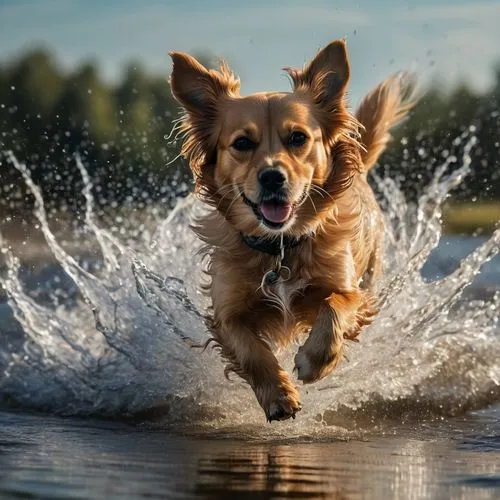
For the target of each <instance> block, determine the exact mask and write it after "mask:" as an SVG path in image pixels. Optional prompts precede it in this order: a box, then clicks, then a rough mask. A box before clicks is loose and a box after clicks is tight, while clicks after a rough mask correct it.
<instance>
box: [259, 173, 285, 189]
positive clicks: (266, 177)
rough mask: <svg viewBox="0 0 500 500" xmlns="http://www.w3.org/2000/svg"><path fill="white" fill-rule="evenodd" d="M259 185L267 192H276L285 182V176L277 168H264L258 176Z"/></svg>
mask: <svg viewBox="0 0 500 500" xmlns="http://www.w3.org/2000/svg"><path fill="white" fill-rule="evenodd" d="M259 182H260V185H261V186H262V187H263V188H264V189H267V190H269V191H277V190H278V189H280V188H281V187H283V184H285V182H286V177H285V174H283V172H282V171H281V170H278V169H277V168H266V170H262V172H260V174H259Z"/></svg>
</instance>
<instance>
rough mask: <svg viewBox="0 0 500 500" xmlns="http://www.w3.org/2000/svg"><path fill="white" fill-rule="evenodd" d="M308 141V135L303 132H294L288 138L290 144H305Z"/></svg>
mask: <svg viewBox="0 0 500 500" xmlns="http://www.w3.org/2000/svg"><path fill="white" fill-rule="evenodd" d="M306 141H307V135H306V134H304V133H303V132H292V133H291V134H290V135H289V136H288V139H287V144H288V146H295V147H299V146H303V145H304V144H305V143H306Z"/></svg>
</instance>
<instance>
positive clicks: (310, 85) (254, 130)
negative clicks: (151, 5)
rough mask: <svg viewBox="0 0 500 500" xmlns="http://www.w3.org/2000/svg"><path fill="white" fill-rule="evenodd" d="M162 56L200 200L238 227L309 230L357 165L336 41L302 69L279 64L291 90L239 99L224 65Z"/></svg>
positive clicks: (342, 51) (344, 66) (258, 231)
mask: <svg viewBox="0 0 500 500" xmlns="http://www.w3.org/2000/svg"><path fill="white" fill-rule="evenodd" d="M171 56H172V59H173V63H174V66H173V72H172V76H171V80H170V84H171V88H172V92H173V95H174V96H175V98H176V99H177V100H178V101H179V102H180V103H181V105H182V106H183V107H184V109H185V111H186V115H185V116H184V117H183V119H182V120H181V122H180V129H181V131H182V132H183V133H184V142H183V154H184V155H185V156H186V157H187V158H188V160H189V162H190V166H191V168H192V170H193V171H194V173H195V176H196V179H197V186H198V188H199V190H200V191H201V192H202V193H203V195H204V196H205V199H207V200H208V201H209V202H211V203H212V204H213V205H214V206H216V207H217V209H218V210H220V211H221V212H223V213H224V215H225V217H226V219H227V220H228V221H229V222H230V223H231V224H232V225H233V226H234V227H235V229H237V230H238V231H240V232H244V233H246V234H254V235H262V234H276V233H279V232H282V231H283V232H288V233H290V234H304V233H305V232H308V231H311V230H314V229H315V228H316V226H317V225H318V224H319V223H321V217H322V214H324V213H325V212H326V210H327V207H328V206H331V203H332V200H334V198H335V196H337V195H338V194H339V193H340V192H341V191H343V190H344V189H345V188H346V187H348V186H349V185H350V183H351V182H352V178H353V176H354V174H355V172H356V171H357V170H358V169H359V168H360V161H358V160H359V151H358V148H359V146H358V143H357V141H356V136H357V134H358V123H357V121H356V120H355V119H354V117H353V116H352V115H350V113H349V112H348V111H347V108H346V104H345V94H346V88H347V84H348V81H349V71H350V70H349V62H348V57H347V53H346V47H345V43H344V42H343V41H335V42H332V43H331V44H330V45H328V46H327V47H325V48H324V49H323V50H321V51H320V52H319V53H318V54H317V55H316V57H315V58H314V59H313V60H312V61H311V62H310V63H309V64H308V65H306V67H305V68H304V69H303V70H297V69H292V68H288V69H286V71H288V73H289V75H290V76H291V79H292V82H293V86H294V90H293V92H292V93H281V92H266V93H261V94H253V95H250V96H248V97H240V95H239V81H238V80H237V79H236V78H235V77H234V76H233V75H232V73H231V72H230V71H229V69H228V68H227V66H226V65H222V67H221V69H220V71H214V70H208V69H206V68H205V67H203V66H202V65H201V64H200V63H199V62H198V61H196V59H194V58H193V57H191V56H189V55H187V54H184V53H178V52H174V53H171ZM341 150H345V151H344V152H345V153H346V154H344V155H342V159H339V160H338V161H337V156H338V154H336V153H339V152H340V151H341ZM339 158H340V157H339Z"/></svg>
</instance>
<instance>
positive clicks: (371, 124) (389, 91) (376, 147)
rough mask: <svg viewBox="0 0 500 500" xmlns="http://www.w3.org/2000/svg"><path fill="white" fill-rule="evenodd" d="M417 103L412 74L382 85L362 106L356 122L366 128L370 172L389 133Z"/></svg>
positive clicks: (366, 163)
mask: <svg viewBox="0 0 500 500" xmlns="http://www.w3.org/2000/svg"><path fill="white" fill-rule="evenodd" d="M417 100H418V97H417V92H416V78H415V76H414V75H413V74H412V73H404V72H403V73H396V74H395V75H392V76H391V77H389V78H387V79H386V80H384V81H383V82H381V83H379V84H378V85H377V86H376V87H375V88H374V89H373V90H372V91H371V92H370V93H369V94H368V95H367V96H366V97H365V98H364V99H363V101H362V102H361V104H360V105H359V108H358V110H357V112H356V118H357V119H358V120H359V122H360V123H361V124H362V125H363V127H362V129H361V144H362V146H363V147H364V148H365V149H364V151H363V152H362V158H363V163H364V166H365V169H366V171H368V170H369V169H370V168H371V167H373V165H375V163H376V162H377V160H378V158H379V156H380V155H381V154H382V152H383V151H384V149H385V148H386V146H387V143H388V142H389V141H390V139H391V134H390V133H389V131H390V129H391V128H392V127H393V126H394V125H396V124H397V123H398V122H400V121H401V120H402V119H403V118H404V117H405V116H406V115H407V114H408V112H409V111H410V110H411V109H412V108H413V106H414V105H415V104H416V102H417Z"/></svg>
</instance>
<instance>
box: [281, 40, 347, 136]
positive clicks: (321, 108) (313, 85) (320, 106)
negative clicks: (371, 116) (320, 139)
mask: <svg viewBox="0 0 500 500" xmlns="http://www.w3.org/2000/svg"><path fill="white" fill-rule="evenodd" d="M284 69H285V71H287V72H288V74H289V75H290V77H291V79H292V83H293V87H294V90H295V92H305V93H307V94H308V95H309V96H310V97H311V99H312V101H313V103H314V104H315V105H316V109H317V111H318V115H319V116H318V117H319V118H320V122H321V124H322V126H323V127H325V128H327V129H330V130H331V129H334V128H336V127H338V126H341V125H342V124H343V123H342V122H343V121H344V122H345V120H346V119H347V118H349V114H348V113H347V110H346V104H345V95H346V91H347V85H348V83H349V76H350V67H349V58H348V56H347V50H346V44H345V42H344V40H335V41H334V42H331V43H330V44H329V45H327V46H326V47H325V48H323V49H321V50H320V51H319V52H318V54H316V56H315V57H314V59H313V60H312V61H311V62H310V63H309V64H307V65H306V66H305V67H304V68H303V69H301V70H299V69H295V68H284Z"/></svg>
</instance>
